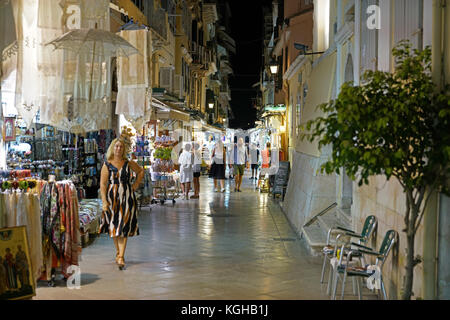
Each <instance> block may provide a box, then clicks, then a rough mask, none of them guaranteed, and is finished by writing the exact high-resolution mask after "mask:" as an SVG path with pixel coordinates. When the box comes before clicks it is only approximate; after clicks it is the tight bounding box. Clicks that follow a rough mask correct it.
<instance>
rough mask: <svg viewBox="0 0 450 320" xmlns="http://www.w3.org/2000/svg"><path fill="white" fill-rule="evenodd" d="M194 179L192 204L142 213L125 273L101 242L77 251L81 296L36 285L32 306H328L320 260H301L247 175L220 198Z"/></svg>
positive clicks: (301, 252)
mask: <svg viewBox="0 0 450 320" xmlns="http://www.w3.org/2000/svg"><path fill="white" fill-rule="evenodd" d="M201 179H202V180H201V184H202V185H201V196H200V200H187V201H186V200H178V201H177V203H176V204H175V206H172V204H171V203H167V204H165V205H164V206H161V205H159V204H158V205H154V206H152V210H151V211H150V209H149V208H144V209H143V210H142V212H141V213H140V216H139V225H140V233H141V235H140V236H138V237H134V238H130V239H129V240H128V246H127V251H126V255H125V260H126V262H127V268H126V270H124V271H120V270H118V268H117V266H116V265H115V262H114V256H115V249H114V245H113V242H112V240H111V239H110V238H108V237H107V236H106V235H102V236H99V237H97V238H96V239H95V240H94V242H93V243H91V244H90V245H89V246H88V247H86V248H84V249H83V253H82V261H81V263H80V267H81V289H79V290H77V289H73V290H70V289H68V288H67V287H66V286H65V283H64V281H62V280H58V281H57V286H56V287H53V288H49V287H47V286H46V283H42V282H40V283H39V285H38V288H37V296H36V297H35V298H34V299H102V300H104V299H107V300H110V299H114V300H115V299H152V300H156V299H158V300H173V299H182V300H191V299H195V300H212V299H214V300H247V299H251V300H259V299H261V300H264V299H270V300H279V299H283V300H303V299H313V300H319V299H329V297H328V296H327V295H326V294H325V290H326V288H325V285H320V283H319V278H320V271H321V258H318V257H312V256H310V255H309V254H308V253H307V250H306V249H305V248H304V244H303V243H302V240H300V239H298V237H297V235H296V234H295V232H294V231H293V230H292V229H291V227H290V226H289V223H288V221H287V220H286V218H285V216H284V214H283V213H282V211H281V209H280V207H279V205H278V204H277V203H276V202H275V201H273V200H272V199H271V198H270V197H268V195H267V194H261V193H259V192H258V191H255V189H254V185H253V182H251V181H252V180H250V179H249V177H248V176H245V178H244V185H243V188H242V190H243V192H242V193H234V192H231V193H229V192H228V191H229V190H231V191H232V190H234V185H233V184H232V183H231V185H229V184H228V183H229V182H228V181H227V183H226V184H227V192H226V193H214V192H213V187H212V180H210V179H208V178H203V177H202V178H201ZM230 187H231V188H230ZM225 215H229V216H228V217H227V216H225ZM280 240H284V241H280ZM349 287H351V285H350V286H349Z"/></svg>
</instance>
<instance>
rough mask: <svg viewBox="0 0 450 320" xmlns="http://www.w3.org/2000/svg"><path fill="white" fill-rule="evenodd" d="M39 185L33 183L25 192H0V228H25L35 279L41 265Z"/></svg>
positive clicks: (6, 190)
mask: <svg viewBox="0 0 450 320" xmlns="http://www.w3.org/2000/svg"><path fill="white" fill-rule="evenodd" d="M40 183H41V182H40V181H35V186H34V188H33V189H28V191H27V192H24V191H14V190H11V189H4V188H3V190H4V191H3V192H0V228H7V227H17V226H26V230H27V237H28V242H29V243H28V244H29V248H30V258H31V263H32V272H33V275H34V278H35V279H38V278H39V276H40V272H41V268H42V265H43V254H42V233H41V230H42V228H41V209H40V202H39V189H40Z"/></svg>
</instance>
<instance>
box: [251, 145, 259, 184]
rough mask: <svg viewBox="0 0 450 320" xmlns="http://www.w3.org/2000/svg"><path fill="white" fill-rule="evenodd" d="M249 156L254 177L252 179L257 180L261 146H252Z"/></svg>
mask: <svg viewBox="0 0 450 320" xmlns="http://www.w3.org/2000/svg"><path fill="white" fill-rule="evenodd" d="M249 156H250V165H251V170H252V176H251V178H250V179H252V180H255V179H257V176H258V167H259V166H258V161H259V146H256V144H254V143H252V144H251V145H250V152H249Z"/></svg>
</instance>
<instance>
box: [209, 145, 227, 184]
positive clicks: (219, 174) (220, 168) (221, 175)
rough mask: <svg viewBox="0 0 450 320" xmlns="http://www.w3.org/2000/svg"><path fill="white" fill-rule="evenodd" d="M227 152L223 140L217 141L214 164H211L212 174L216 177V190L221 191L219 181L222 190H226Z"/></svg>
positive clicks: (213, 154)
mask: <svg viewBox="0 0 450 320" xmlns="http://www.w3.org/2000/svg"><path fill="white" fill-rule="evenodd" d="M226 154H227V152H226V150H225V147H224V145H223V142H222V141H221V140H219V141H217V142H216V146H215V147H214V149H213V152H212V161H213V165H212V166H211V171H212V172H211V174H212V177H213V179H214V191H215V192H219V189H218V187H219V182H218V181H220V186H221V189H220V192H225V163H226V158H227V156H226Z"/></svg>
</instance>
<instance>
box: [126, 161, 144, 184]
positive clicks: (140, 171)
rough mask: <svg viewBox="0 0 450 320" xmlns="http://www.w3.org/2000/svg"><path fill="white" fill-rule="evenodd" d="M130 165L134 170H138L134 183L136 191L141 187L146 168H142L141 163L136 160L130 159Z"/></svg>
mask: <svg viewBox="0 0 450 320" xmlns="http://www.w3.org/2000/svg"><path fill="white" fill-rule="evenodd" d="M129 166H130V168H131V170H133V171H134V172H136V175H137V177H136V181H135V182H134V183H133V186H132V188H133V191H136V190H137V188H139V185H140V184H141V181H142V179H144V174H145V171H144V168H142V167H141V166H140V165H138V164H137V163H136V162H134V161H130V162H129Z"/></svg>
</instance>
